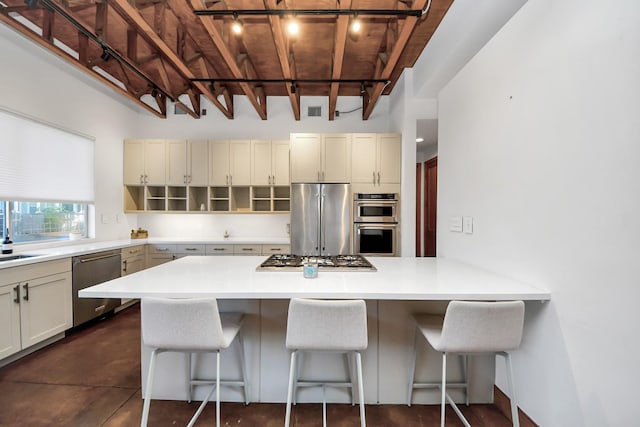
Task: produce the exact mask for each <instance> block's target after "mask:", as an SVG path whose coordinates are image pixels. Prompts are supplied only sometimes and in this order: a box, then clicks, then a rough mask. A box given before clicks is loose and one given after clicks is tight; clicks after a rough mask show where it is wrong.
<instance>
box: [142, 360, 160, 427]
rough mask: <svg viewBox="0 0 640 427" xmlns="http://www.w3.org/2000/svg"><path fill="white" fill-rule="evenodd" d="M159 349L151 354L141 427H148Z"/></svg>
mask: <svg viewBox="0 0 640 427" xmlns="http://www.w3.org/2000/svg"><path fill="white" fill-rule="evenodd" d="M157 352H158V349H154V350H153V351H152V352H151V359H150V361H149V372H148V374H147V375H148V376H147V389H146V393H145V397H144V406H143V408H142V419H141V420H140V426H141V427H147V421H148V420H149V406H150V405H151V388H152V387H153V373H154V371H155V365H156V355H157Z"/></svg>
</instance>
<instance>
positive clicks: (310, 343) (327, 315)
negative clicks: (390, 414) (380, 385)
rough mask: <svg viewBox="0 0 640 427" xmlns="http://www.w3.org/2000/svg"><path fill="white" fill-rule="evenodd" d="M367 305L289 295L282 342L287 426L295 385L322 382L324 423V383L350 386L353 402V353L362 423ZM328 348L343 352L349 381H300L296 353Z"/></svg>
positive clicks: (361, 423) (324, 420) (363, 422)
mask: <svg viewBox="0 0 640 427" xmlns="http://www.w3.org/2000/svg"><path fill="white" fill-rule="evenodd" d="M367 345H368V337H367V306H366V304H365V302H364V301H363V300H314V299H301V298H293V299H291V302H290V303H289V315H288V319H287V340H286V346H287V348H288V349H289V350H291V366H290V370H289V389H288V391H287V410H286V415H285V420H284V425H285V427H289V422H290V419H291V401H292V398H293V399H294V400H295V393H296V391H297V388H298V387H304V386H322V387H323V393H322V422H323V426H326V425H327V407H326V405H327V403H326V400H325V396H324V387H325V386H330V387H344V388H351V397H352V404H354V403H355V390H354V384H353V375H352V374H351V370H352V365H353V364H352V361H351V358H352V357H355V360H356V372H357V375H356V377H357V382H358V396H359V398H360V425H361V426H362V427H365V426H366V421H365V414H364V388H363V385H362V357H361V354H360V351H361V350H364V349H366V348H367ZM314 351H324V352H326V351H328V352H336V353H344V354H345V355H346V357H347V362H348V366H349V379H350V381H351V382H324V383H323V382H318V381H303V380H300V379H299V378H298V375H297V366H296V357H297V356H298V355H299V353H300V355H302V352H314Z"/></svg>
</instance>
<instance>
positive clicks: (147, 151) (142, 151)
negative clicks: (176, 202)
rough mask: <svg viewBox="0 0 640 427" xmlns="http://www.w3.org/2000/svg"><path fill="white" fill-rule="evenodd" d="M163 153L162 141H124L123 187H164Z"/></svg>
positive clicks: (164, 149) (163, 145)
mask: <svg viewBox="0 0 640 427" xmlns="http://www.w3.org/2000/svg"><path fill="white" fill-rule="evenodd" d="M165 153H166V144H165V141H164V140H140V139H127V140H125V141H124V183H125V185H145V184H146V185H164V184H165Z"/></svg>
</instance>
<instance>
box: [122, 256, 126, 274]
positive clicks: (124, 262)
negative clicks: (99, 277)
mask: <svg viewBox="0 0 640 427" xmlns="http://www.w3.org/2000/svg"><path fill="white" fill-rule="evenodd" d="M122 265H123V267H122V271H124V272H125V273H126V272H127V260H126V259H125V260H124V261H122Z"/></svg>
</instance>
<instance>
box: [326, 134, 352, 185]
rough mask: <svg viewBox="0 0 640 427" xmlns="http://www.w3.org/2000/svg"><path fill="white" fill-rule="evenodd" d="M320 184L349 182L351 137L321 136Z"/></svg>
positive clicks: (338, 135) (342, 135) (339, 135)
mask: <svg viewBox="0 0 640 427" xmlns="http://www.w3.org/2000/svg"><path fill="white" fill-rule="evenodd" d="M321 181H322V182H350V181H351V135H350V134H325V135H322V176H321Z"/></svg>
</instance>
